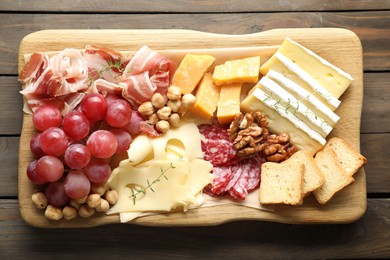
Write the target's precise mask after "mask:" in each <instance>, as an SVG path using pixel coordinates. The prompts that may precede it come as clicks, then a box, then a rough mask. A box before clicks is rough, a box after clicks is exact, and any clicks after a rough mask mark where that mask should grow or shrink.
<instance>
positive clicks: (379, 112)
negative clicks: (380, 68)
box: [360, 73, 390, 133]
mask: <svg viewBox="0 0 390 260" xmlns="http://www.w3.org/2000/svg"><path fill="white" fill-rule="evenodd" d="M389 82H390V73H364V94H363V111H362V122H361V129H360V131H361V132H362V133H390V116H389V115H390V88H389V87H388V86H389Z"/></svg>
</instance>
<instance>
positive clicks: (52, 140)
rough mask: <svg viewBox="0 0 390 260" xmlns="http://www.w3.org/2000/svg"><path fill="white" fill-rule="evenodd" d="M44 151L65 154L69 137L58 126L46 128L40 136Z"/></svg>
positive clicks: (49, 153) (50, 153)
mask: <svg viewBox="0 0 390 260" xmlns="http://www.w3.org/2000/svg"><path fill="white" fill-rule="evenodd" d="M39 144H40V147H41V149H42V151H43V152H44V153H46V154H48V155H53V156H60V155H63V154H64V153H65V151H66V148H67V147H68V138H67V136H66V135H65V133H64V131H63V130H62V129H61V128H58V127H50V128H48V129H46V130H45V131H44V132H43V133H42V134H41V136H40V137H39Z"/></svg>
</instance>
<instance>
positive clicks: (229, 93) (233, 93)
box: [217, 84, 241, 124]
mask: <svg viewBox="0 0 390 260" xmlns="http://www.w3.org/2000/svg"><path fill="white" fill-rule="evenodd" d="M240 97H241V84H231V85H227V86H223V87H221V92H220V94H219V101H218V110H217V118H218V122H219V123H220V124H230V123H231V122H232V121H233V119H234V117H235V116H236V115H237V114H238V113H239V112H240Z"/></svg>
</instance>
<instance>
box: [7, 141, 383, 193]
mask: <svg viewBox="0 0 390 260" xmlns="http://www.w3.org/2000/svg"><path fill="white" fill-rule="evenodd" d="M360 138H361V153H362V154H363V155H364V156H366V157H367V159H368V164H367V165H366V166H365V167H364V169H365V172H366V176H367V192H368V193H390V173H389V161H390V152H389V149H388V147H390V134H362V135H361V136H360ZM18 151H19V138H18V137H0V165H1V166H2V167H1V171H0V172H1V174H0V197H4V196H17V192H18V190H17V186H18V178H17V175H18Z"/></svg>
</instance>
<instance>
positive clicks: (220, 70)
mask: <svg viewBox="0 0 390 260" xmlns="http://www.w3.org/2000/svg"><path fill="white" fill-rule="evenodd" d="M259 70H260V56H255V57H250V58H245V59H241V60H231V61H227V62H225V63H224V64H222V65H218V66H215V68H214V73H213V80H214V83H215V84H216V85H217V86H220V85H226V84H235V83H257V81H258V80H259Z"/></svg>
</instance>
